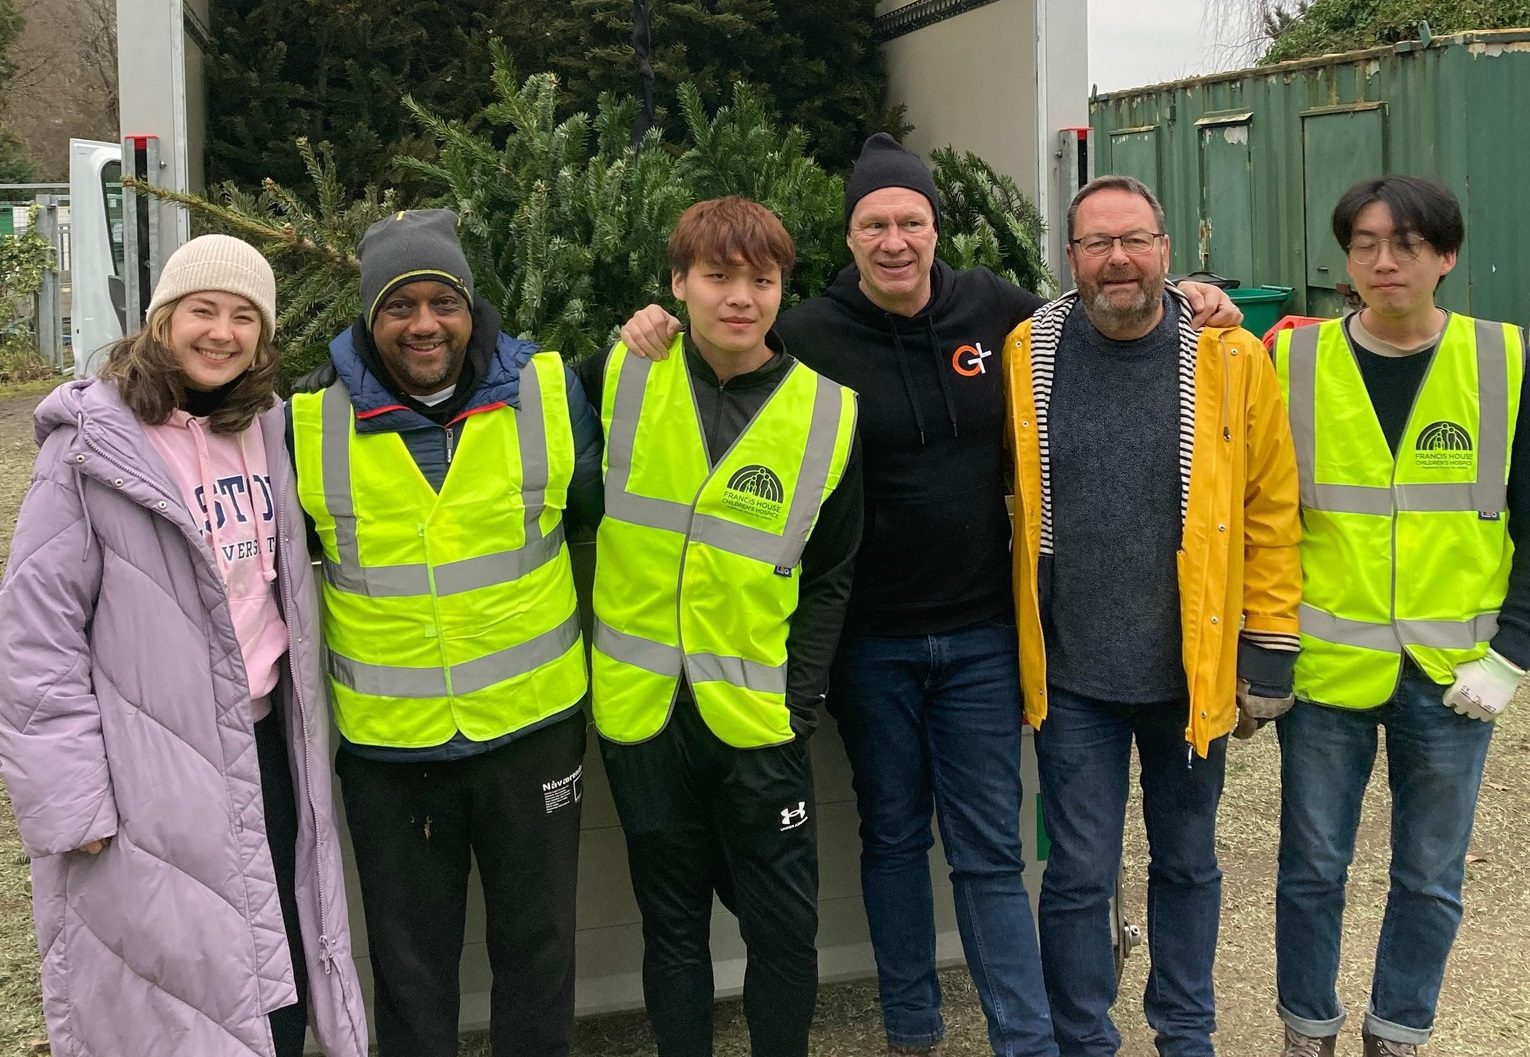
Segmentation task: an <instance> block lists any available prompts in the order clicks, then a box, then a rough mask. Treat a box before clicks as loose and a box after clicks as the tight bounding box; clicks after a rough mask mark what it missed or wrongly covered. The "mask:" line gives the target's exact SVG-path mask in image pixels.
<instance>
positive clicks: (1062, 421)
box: [1004, 176, 1301, 1057]
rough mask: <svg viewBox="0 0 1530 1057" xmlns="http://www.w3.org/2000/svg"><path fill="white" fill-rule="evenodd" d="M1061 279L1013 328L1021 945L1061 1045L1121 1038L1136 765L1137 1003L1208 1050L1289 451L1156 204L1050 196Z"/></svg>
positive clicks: (1284, 528)
mask: <svg viewBox="0 0 1530 1057" xmlns="http://www.w3.org/2000/svg"><path fill="white" fill-rule="evenodd" d="M1068 240H1069V245H1068V263H1069V265H1070V266H1071V268H1072V271H1073V277H1074V281H1075V282H1076V284H1077V287H1078V288H1077V290H1075V291H1074V292H1072V293H1069V294H1067V295H1065V296H1063V297H1061V298H1059V299H1058V300H1056V301H1053V302H1052V303H1051V304H1049V305H1046V306H1044V307H1043V308H1041V309H1039V310H1038V311H1037V312H1036V314H1035V316H1034V317H1033V318H1032V319H1031V320H1028V321H1027V322H1025V323H1022V324H1021V325H1020V326H1019V327H1017V328H1016V329H1015V331H1014V332H1013V333H1012V334H1011V335H1010V337H1009V340H1008V345H1007V348H1006V349H1005V357H1004V365H1005V371H1006V384H1007V390H1008V397H1009V400H1008V405H1009V411H1010V435H1011V440H1012V445H1011V447H1012V450H1013V452H1014V458H1015V543H1014V550H1013V561H1014V576H1013V582H1014V592H1015V609H1016V616H1017V620H1018V623H1019V629H1020V681H1021V684H1022V688H1023V691H1024V698H1025V714H1026V718H1027V720H1028V721H1029V722H1030V723H1031V724H1032V725H1033V726H1035V727H1036V728H1037V735H1036V751H1037V757H1038V760H1039V763H1040V768H1041V795H1042V806H1043V812H1044V814H1045V817H1046V824H1047V830H1048V833H1049V834H1050V836H1051V839H1052V852H1051V857H1050V859H1049V860H1048V863H1047V870H1046V873H1045V874H1044V875H1043V877H1042V885H1041V906H1040V931H1041V960H1042V970H1043V975H1044V978H1045V982H1046V989H1047V997H1048V1000H1049V1002H1050V1006H1051V1014H1052V1025H1053V1031H1054V1035H1055V1037H1056V1040H1057V1046H1058V1050H1059V1051H1060V1052H1061V1053H1062V1054H1063V1055H1064V1057H1096V1055H1099V1057H1103V1055H1108V1054H1114V1053H1116V1052H1117V1050H1118V1049H1119V1047H1120V1035H1119V1034H1118V1033H1117V1031H1116V1028H1115V1026H1114V1025H1113V1024H1112V1023H1111V1020H1110V1015H1109V1010H1110V1006H1111V1004H1112V1003H1113V1002H1114V1000H1115V997H1116V975H1115V962H1114V957H1113V953H1112V949H1111V926H1110V920H1111V919H1110V909H1109V905H1110V897H1111V895H1112V893H1113V891H1114V888H1115V880H1116V875H1117V873H1118V871H1119V869H1120V860H1121V836H1122V828H1123V826H1124V824H1125V815H1126V798H1127V783H1128V769H1129V757H1130V753H1131V749H1132V742H1133V741H1134V740H1135V742H1136V746H1137V754H1138V757H1139V759H1140V760H1141V764H1142V779H1141V780H1142V791H1143V817H1144V821H1145V823H1146V825H1147V835H1148V844H1149V849H1150V863H1149V866H1148V943H1149V950H1150V952H1151V957H1152V970H1151V972H1150V974H1149V976H1148V983H1147V990H1146V993H1145V996H1144V1003H1143V1004H1144V1008H1145V1012H1146V1014H1147V1019H1148V1023H1149V1024H1150V1025H1152V1026H1153V1028H1154V1029H1155V1030H1156V1031H1157V1048H1158V1053H1159V1054H1160V1055H1162V1057H1210V1055H1211V1054H1212V1053H1213V1052H1214V1051H1213V1049H1212V1042H1211V1034H1212V1032H1213V1031H1215V1029H1216V1024H1215V1018H1214V1006H1213V993H1212V963H1213V960H1214V958H1215V954H1216V944H1217V924H1218V918H1219V916H1220V912H1221V872H1220V870H1219V869H1218V866H1217V856H1216V811H1217V802H1218V799H1219V798H1220V796H1221V792H1222V781H1223V774H1224V768H1225V762H1226V749H1227V735H1228V734H1229V733H1231V732H1232V731H1233V729H1234V727H1235V726H1237V725H1238V720H1239V712H1240V711H1241V712H1243V713H1244V714H1245V715H1246V717H1247V719H1248V723H1247V726H1248V728H1249V730H1250V732H1251V731H1252V729H1253V728H1254V727H1255V726H1256V724H1257V722H1258V721H1259V720H1262V719H1269V718H1273V717H1274V716H1275V715H1277V714H1279V713H1280V712H1281V711H1282V710H1283V709H1284V708H1288V707H1289V705H1290V701H1291V671H1292V666H1293V664H1294V662H1295V660H1296V649H1297V622H1296V610H1297V605H1298V602H1299V596H1300V589H1301V573H1300V568H1299V565H1298V556H1297V548H1298V544H1299V542H1300V540H1301V526H1300V523H1299V521H1298V515H1297V509H1298V504H1297V485H1296V459H1295V454H1294V452H1293V449H1292V444H1291V433H1290V429H1289V427H1288V425H1287V422H1286V415H1285V409H1284V407H1283V405H1282V403H1281V399H1280V390H1279V386H1278V385H1277V382H1276V378H1275V372H1274V369H1273V368H1272V367H1271V364H1270V359H1269V357H1268V356H1267V355H1266V354H1265V351H1264V349H1263V347H1262V346H1261V345H1260V344H1259V342H1258V340H1257V339H1256V338H1255V337H1254V336H1253V335H1252V334H1249V333H1248V332H1247V331H1244V330H1241V329H1222V328H1217V327H1206V328H1204V329H1202V328H1197V327H1196V326H1194V325H1193V323H1192V313H1191V311H1190V309H1189V305H1188V304H1187V303H1186V302H1185V300H1184V298H1183V297H1182V296H1181V295H1180V294H1179V292H1178V291H1176V290H1174V289H1173V288H1170V287H1166V285H1165V276H1166V274H1167V272H1168V268H1169V239H1168V236H1167V235H1166V234H1165V233H1164V217H1163V210H1162V208H1161V207H1160V206H1159V204H1158V202H1157V200H1156V199H1155V198H1154V197H1153V193H1152V192H1151V191H1150V190H1148V188H1147V187H1145V186H1144V185H1143V184H1142V183H1140V182H1139V181H1137V180H1134V179H1131V178H1130V177H1125V176H1103V177H1100V178H1099V179H1097V180H1094V181H1093V182H1091V183H1090V184H1088V185H1087V186H1085V187H1084V188H1083V189H1082V190H1080V191H1079V192H1078V194H1077V196H1076V197H1075V198H1074V200H1073V202H1072V204H1071V206H1070V207H1069V211H1068Z"/></svg>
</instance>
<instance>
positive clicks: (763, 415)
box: [590, 338, 856, 749]
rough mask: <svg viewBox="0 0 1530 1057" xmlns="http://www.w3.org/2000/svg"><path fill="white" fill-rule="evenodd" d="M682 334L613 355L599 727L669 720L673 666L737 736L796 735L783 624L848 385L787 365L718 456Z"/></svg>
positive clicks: (598, 617) (714, 721)
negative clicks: (663, 354) (662, 356)
mask: <svg viewBox="0 0 1530 1057" xmlns="http://www.w3.org/2000/svg"><path fill="white" fill-rule="evenodd" d="M682 342H683V338H676V340H675V343H674V344H673V345H672V346H671V347H670V355H669V358H668V359H666V360H661V361H650V360H645V359H640V358H638V357H636V356H633V355H631V354H629V353H628V352H627V349H626V347H625V346H624V345H621V344H618V345H617V346H616V347H615V348H614V349H613V350H612V351H611V355H610V357H609V359H608V361H607V363H606V371H605V383H604V388H603V399H602V400H601V422H602V424H603V425H604V427H605V433H606V452H605V494H606V512H605V518H604V520H603V521H601V523H600V530H599V533H598V534H597V537H596V544H595V634H594V638H595V642H594V651H593V654H592V656H591V662H590V666H591V683H592V695H591V696H592V700H593V704H594V711H595V725H596V727H597V728H598V729H599V731H600V733H601V734H602V735H603V736H604V737H606V738H608V739H610V740H612V741H618V742H638V741H644V740H646V739H648V738H651V737H653V736H654V735H656V734H658V733H659V732H660V731H661V730H663V729H664V726H665V724H666V723H667V722H668V721H669V715H670V711H671V708H672V707H673V705H674V699H675V692H676V689H677V688H678V686H679V680H680V672H681V670H682V668H683V669H684V671H685V674H686V678H687V679H688V680H689V681H690V685H691V689H692V692H693V693H694V694H695V697H696V705H697V707H698V709H699V710H700V712H701V716H702V718H703V719H704V720H705V721H706V724H707V726H708V727H709V728H710V729H711V731H712V732H713V733H714V734H716V735H717V737H718V738H720V739H721V740H722V741H724V742H725V743H727V744H728V745H731V746H734V747H735V748H741V749H747V748H757V747H760V746H765V745H779V744H782V743H784V742H788V741H790V740H791V739H792V737H793V735H792V729H791V723H790V713H789V711H788V709H787V705H786V662H787V657H786V636H787V632H788V630H789V629H790V626H791V619H792V614H793V613H794V612H795V611H796V609H797V586H798V579H799V576H800V568H799V564H800V559H801V556H802V549H803V546H804V545H805V544H806V543H807V540H808V536H809V535H810V534H811V533H812V531H813V525H814V523H815V522H816V520H817V518H818V510H819V507H821V506H822V505H823V502H824V500H825V499H826V498H827V497H828V496H829V494H830V493H831V492H832V491H833V490H834V488H835V487H836V486H837V485H838V484H839V480H840V477H841V476H842V475H843V474H844V470H845V463H846V461H847V460H848V459H849V456H850V445H851V440H852V438H853V437H854V435H855V412H856V405H855V394H854V393H852V392H851V391H850V390H848V389H846V388H844V387H843V386H841V385H838V384H837V383H835V382H831V381H829V380H828V379H827V378H824V377H822V376H821V375H818V374H815V373H814V372H813V371H811V370H809V369H808V368H806V367H804V366H803V365H802V364H800V363H798V364H793V365H792V367H791V368H790V369H789V370H788V371H787V373H786V377H785V378H783V379H782V380H781V384H780V386H779V387H778V388H777V389H776V391H775V392H774V393H772V394H771V395H770V397H769V399H767V400H766V402H765V406H764V407H762V408H761V409H760V410H759V412H758V413H757V414H756V415H755V416H754V418H753V419H752V420H751V421H750V423H749V424H748V426H746V427H745V429H744V431H743V433H741V434H740V435H739V437H738V439H737V440H736V441H734V443H733V446H732V447H731V448H730V449H729V450H728V452H727V454H726V455H724V456H723V457H722V458H721V459H719V460H718V463H717V465H716V466H712V465H711V460H710V458H709V457H708V453H707V444H706V438H705V436H704V435H703V433H702V429H701V421H700V415H699V413H698V410H697V405H696V399H695V395H694V394H693V393H692V391H691V381H690V371H689V370H688V369H687V368H686V363H685V352H684V349H683V346H682Z"/></svg>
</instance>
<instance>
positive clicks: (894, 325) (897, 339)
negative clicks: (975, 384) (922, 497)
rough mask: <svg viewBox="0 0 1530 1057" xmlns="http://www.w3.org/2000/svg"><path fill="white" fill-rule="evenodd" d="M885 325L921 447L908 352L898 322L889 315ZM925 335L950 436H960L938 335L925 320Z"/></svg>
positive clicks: (921, 417) (920, 421) (920, 425)
mask: <svg viewBox="0 0 1530 1057" xmlns="http://www.w3.org/2000/svg"><path fill="white" fill-rule="evenodd" d="M887 323H888V326H889V328H890V329H891V330H892V336H893V344H894V345H896V346H897V348H898V355H897V360H898V370H899V372H900V373H901V374H902V375H903V392H904V394H905V395H906V396H907V397H908V406H909V409H910V410H911V411H913V412H914V426H915V428H917V429H918V430H919V443H920V445H921V446H923V445H924V444H926V443H927V440H926V435H925V428H924V414H923V413H922V412H921V411H920V410H919V396H918V394H917V393H915V392H914V376H913V375H912V374H910V373H909V369H908V350H907V349H906V348H905V347H904V345H903V336H902V335H901V334H899V333H898V321H897V320H896V319H894V318H893V317H892V316H891V315H889V316H888V319H887ZM924 329H925V333H926V334H927V335H929V342H930V352H931V353H932V354H933V355H934V357H935V378H936V380H937V382H938V384H939V385H940V395H941V397H942V398H943V399H944V400H945V402H946V416H947V417H948V418H949V419H950V420H951V436H952V437H959V436H961V433H960V431H958V430H957V428H956V398H955V397H954V396H953V395H952V394H951V382H950V379H948V378H947V377H946V372H945V366H946V365H945V364H944V363H943V362H941V355H940V334H939V333H938V332H936V330H935V323H934V321H933V320H931V319H929V318H926V319H925V321H924Z"/></svg>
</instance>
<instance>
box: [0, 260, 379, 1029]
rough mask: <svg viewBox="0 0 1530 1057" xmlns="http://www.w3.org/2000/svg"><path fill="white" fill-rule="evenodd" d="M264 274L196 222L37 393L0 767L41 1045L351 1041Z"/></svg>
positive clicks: (310, 623) (340, 890) (319, 701)
mask: <svg viewBox="0 0 1530 1057" xmlns="http://www.w3.org/2000/svg"><path fill="white" fill-rule="evenodd" d="M275 301H276V287H275V280H274V279H273V277H272V274H271V269H270V266H269V265H268V264H267V263H266V261H265V259H264V258H263V257H261V255H260V254H259V253H258V252H256V251H255V250H254V249H253V248H252V247H250V246H248V245H247V244H245V243H243V242H241V241H239V240H238V239H233V238H229V237H227V236H222V235H207V236H203V237H202V238H198V239H194V240H193V241H191V242H189V243H187V244H186V245H185V246H183V247H182V248H181V249H180V250H178V251H177V252H176V253H175V254H174V255H172V256H171V258H170V259H169V260H168V261H167V262H166V263H165V267H164V271H163V274H162V277H161V279H160V282H159V285H158V287H156V289H155V292H154V298H153V300H152V302H151V303H150V306H149V315H148V323H147V325H146V326H145V328H144V330H143V332H142V333H141V334H138V335H136V336H135V337H132V338H128V339H125V340H123V341H121V342H119V343H118V344H117V345H116V346H115V347H114V348H113V349H112V351H111V355H110V358H109V361H108V363H107V366H106V367H105V368H103V370H102V372H101V377H100V378H98V379H92V380H87V381H80V382H70V383H67V384H65V385H63V386H60V387H59V388H58V389H57V390H55V391H54V392H53V394H52V395H50V396H49V397H48V398H47V399H46V400H44V401H43V403H42V405H41V406H40V407H38V409H37V414H36V431H37V440H38V444H39V445H40V446H41V448H42V452H41V454H40V455H39V456H38V459H37V468H36V471H35V473H34V475H33V478H32V485H31V488H30V490H29V491H28V492H27V496H26V500H25V501H24V503H23V504H22V508H21V516H20V520H19V521H18V522H17V525H16V538H15V542H14V544H13V545H12V549H11V556H10V564H9V566H8V567H7V569H6V571H5V579H4V582H3V585H0V613H3V614H4V619H3V620H0V772H3V774H4V778H5V784H6V787H7V788H8V790H9V792H10V796H11V804H12V806H13V808H14V809H15V812H16V821H17V824H18V826H19V828H20V831H21V840H22V844H23V845H24V846H25V848H26V852H27V854H28V855H29V856H31V859H32V893H33V894H32V899H33V913H34V916H35V919H36V924H37V940H38V946H39V948H40V949H41V953H42V978H43V1007H44V1012H45V1013H46V1016H47V1021H48V1036H49V1041H50V1043H51V1046H52V1052H53V1053H54V1054H56V1055H61V1057H151V1055H152V1057H168V1055H185V1057H250V1055H259V1057H296V1055H297V1054H300V1053H301V1052H302V1048H303V1041H304V1033H305V1029H306V1027H307V1026H308V1025H309V1024H310V1023H311V1025H312V1027H313V1029H314V1033H315V1036H316V1038H317V1039H318V1042H319V1044H320V1046H322V1047H323V1049H324V1052H325V1053H327V1054H329V1055H331V1057H365V1054H366V1050H367V1046H366V1020H365V1016H364V1014H363V1011H362V1004H361V990H360V987H359V986H358V984H357V980H356V973H355V968H354V966H353V965H352V962H351V950H350V939H349V935H348V933H347V928H346V907H345V891H344V887H343V882H342V878H341V866H340V849H339V844H338V841H337V835H336V829H335V819H334V813H333V808H332V806H331V800H330V771H329V748H328V735H329V718H328V713H327V709H326V704H325V696H324V683H323V678H322V674H321V673H322V666H321V663H320V655H319V651H320V649H321V643H320V638H319V620H318V615H317V611H316V606H317V601H316V594H315V590H314V584H313V579H312V572H311V567H310V565H309V563H308V558H307V553H306V550H305V538H304V525H303V518H302V511H301V508H300V507H299V506H298V501H297V495H296V493H295V491H294V488H293V474H292V468H291V465H290V463H289V461H288V457H287V454H286V449H285V444H284V440H283V432H284V421H283V414H282V410H281V406H280V404H279V403H277V402H276V401H275V398H274V394H273V382H274V379H275V375H276V353H275V351H274V349H273V346H272V344H271V337H272V333H273V332H274V330H275V312H274V305H275Z"/></svg>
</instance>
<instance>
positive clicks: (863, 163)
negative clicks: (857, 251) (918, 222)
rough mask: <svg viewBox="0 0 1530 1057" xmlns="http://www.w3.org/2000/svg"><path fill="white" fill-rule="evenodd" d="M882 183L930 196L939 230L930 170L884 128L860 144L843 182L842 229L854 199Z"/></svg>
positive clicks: (937, 194) (937, 201)
mask: <svg viewBox="0 0 1530 1057" xmlns="http://www.w3.org/2000/svg"><path fill="white" fill-rule="evenodd" d="M884 187H906V188H908V189H909V190H910V191H918V192H919V193H920V194H922V195H924V197H926V198H928V199H929V200H930V210H931V211H932V212H933V213H934V214H935V230H936V231H939V230H940V192H939V191H937V190H935V181H934V179H933V178H931V176H930V170H929V169H928V168H927V167H926V166H925V164H924V162H923V161H921V160H920V158H919V155H917V154H915V153H914V152H913V151H911V150H908V149H907V148H906V147H904V146H903V145H902V144H901V143H899V142H898V141H897V140H895V139H893V138H892V137H891V136H890V135H888V134H887V133H886V132H878V133H877V134H876V135H874V136H872V137H871V138H870V139H868V140H867V141H866V143H865V145H864V146H863V147H861V156H860V157H859V158H857V159H856V162H855V169H854V170H853V171H852V172H851V173H850V179H849V180H847V181H846V182H845V230H846V231H849V230H850V214H851V213H854V212H855V206H856V203H858V202H859V201H860V200H861V199H863V198H865V197H866V196H867V195H869V194H871V192H873V191H880V190H881V189H882V188H884Z"/></svg>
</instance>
